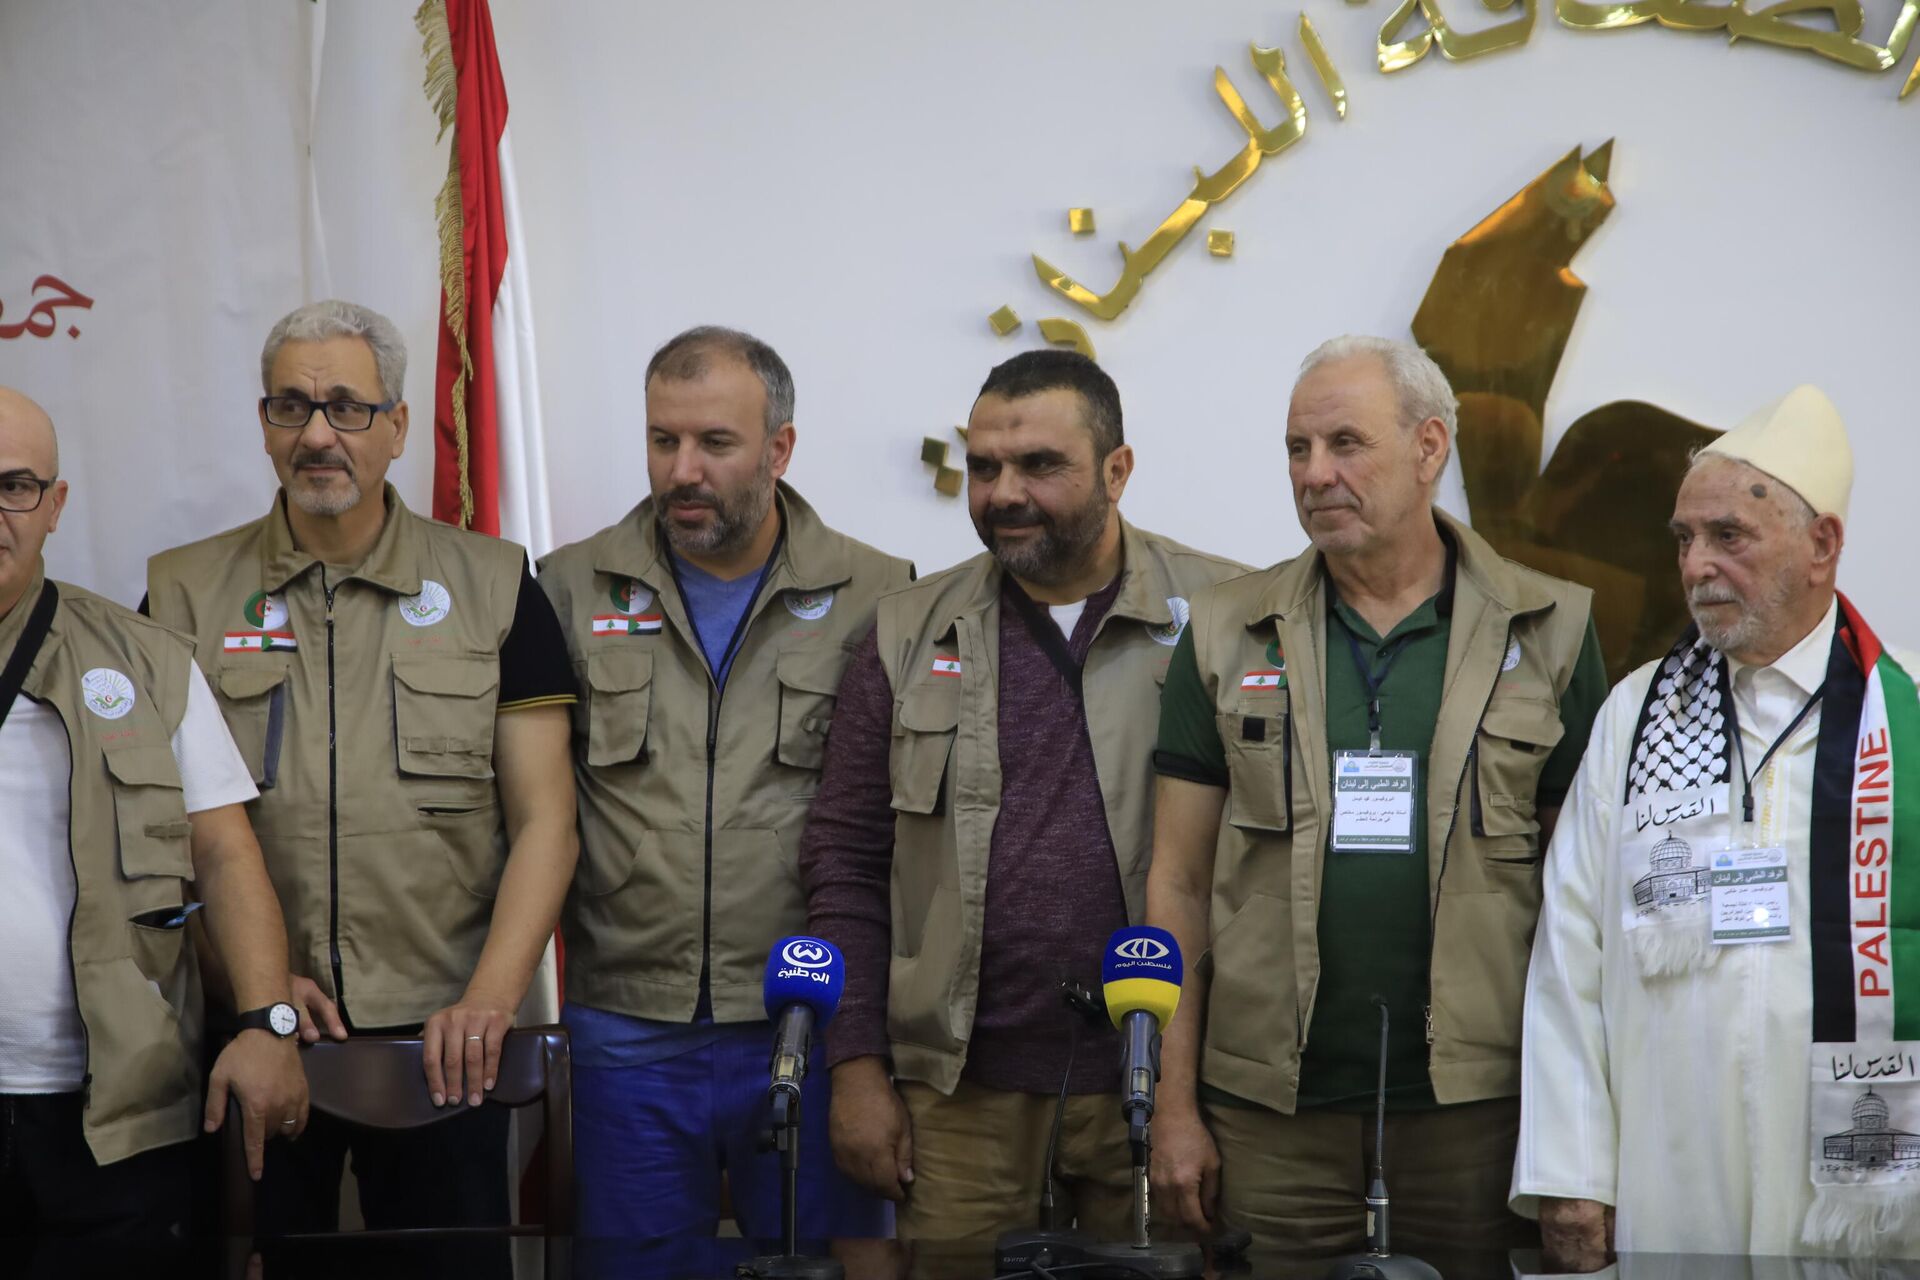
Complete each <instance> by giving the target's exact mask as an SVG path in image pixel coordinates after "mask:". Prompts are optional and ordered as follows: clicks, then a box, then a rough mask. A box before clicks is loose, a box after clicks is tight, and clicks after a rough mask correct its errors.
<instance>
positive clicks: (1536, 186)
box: [1413, 142, 1718, 681]
mask: <svg viewBox="0 0 1920 1280" xmlns="http://www.w3.org/2000/svg"><path fill="white" fill-rule="evenodd" d="M1612 154H1613V144H1612V143H1611V142H1608V143H1607V144H1606V145H1604V146H1602V147H1600V148H1599V149H1598V150H1596V151H1593V152H1591V153H1589V154H1588V155H1586V156H1585V157H1582V156H1581V154H1580V149H1579V148H1578V147H1575V148H1574V149H1573V150H1572V151H1571V152H1569V153H1568V154H1567V155H1565V156H1563V157H1562V158H1561V159H1560V160H1559V161H1558V162H1557V163H1555V164H1554V165H1553V167H1552V168H1550V169H1548V170H1547V171H1546V172H1545V173H1543V174H1541V175H1540V176H1539V177H1537V178H1535V179H1534V180H1533V181H1532V182H1530V183H1528V184H1527V185H1526V186H1525V187H1523V188H1521V190H1520V191H1519V192H1518V193H1517V194H1516V195H1514V196H1513V198H1512V199H1510V200H1508V201H1506V202H1505V203H1504V204H1502V205H1501V206H1500V207H1499V208H1497V209H1495V210H1494V211H1493V212H1492V213H1490V214H1488V215H1487V216H1486V217H1485V218H1484V219H1482V220H1481V221H1480V223H1479V225H1477V226H1475V227H1474V228H1473V229H1472V230H1471V231H1469V232H1467V233H1466V234H1465V235H1464V236H1461V237H1460V239H1459V240H1457V241H1455V242H1454V244H1453V245H1452V247H1451V248H1449V249H1448V250H1447V251H1446V254H1445V255H1444V256H1443V257H1442V258H1441V259H1440V266H1439V269H1438V270H1437V271H1435V272H1434V276H1433V283H1432V284H1431V285H1430V286H1428V288H1427V295H1426V297H1425V298H1424V299H1423V300H1422V301H1421V303H1420V309H1419V311H1418V312H1417V313H1416V314H1415V315H1414V318H1413V336H1414V338H1415V340H1417V341H1418V342H1419V343H1420V345H1421V346H1422V347H1424V348H1426V351H1427V353H1428V354H1429V355H1431V356H1432V357H1433V358H1434V360H1435V361H1436V362H1437V363H1438V364H1439V365H1440V367H1441V368H1442V369H1443V370H1445V371H1446V375H1447V378H1448V380H1449V381H1451V382H1452V383H1453V387H1454V391H1455V393H1456V394H1457V395H1458V396H1459V399H1460V425H1459V434H1458V436H1457V437H1456V443H1455V447H1456V448H1457V449H1458V450H1459V454H1460V468H1461V472H1462V474H1463V475H1464V477H1465V479H1466V488H1467V503H1468V506H1469V509H1470V512H1471V517H1472V524H1473V528H1474V529H1475V530H1476V531H1477V532H1479V533H1480V534H1481V535H1482V536H1484V537H1485V538H1486V539H1487V540H1488V541H1489V542H1491V543H1492V544H1493V545H1494V546H1495V547H1496V548H1498V549H1499V551H1500V553H1501V554H1502V555H1505V556H1507V557H1509V558H1511V559H1514V560H1518V561H1520V562H1521V563H1522V564H1527V565H1531V566H1533V567H1534V568H1536V569H1540V570H1541V571H1543V572H1546V573H1551V574H1554V575H1555V576H1557V577H1562V578H1569V579H1572V580H1573V581H1575V582H1579V583H1583V584H1584V585H1586V586H1588V587H1591V588H1592V589H1593V596H1594V599H1593V617H1594V624H1595V626H1596V628H1597V629H1598V631H1599V635H1600V647H1601V649H1602V651H1603V652H1604V653H1605V654H1606V658H1607V676H1608V679H1609V680H1615V681H1617V680H1619V679H1620V678H1621V677H1622V676H1624V675H1626V674H1627V673H1628V672H1629V671H1631V670H1633V668H1635V667H1637V666H1639V665H1640V664H1641V663H1643V662H1646V661H1649V660H1650V659H1652V658H1655V657H1658V656H1659V655H1660V654H1661V653H1664V652H1665V651H1666V649H1667V647H1668V646H1670V645H1671V644H1672V643H1673V639H1674V637H1675V636H1677V635H1678V634H1679V633H1680V631H1681V629H1682V628H1683V627H1684V626H1685V625H1686V621H1687V611H1686V601H1685V600H1684V598H1683V597H1682V596H1681V592H1680V581H1679V574H1678V573H1677V572H1676V570H1675V568H1674V550H1673V537H1672V535H1671V534H1670V533H1669V532H1668V531H1667V521H1668V519H1669V518H1670V517H1671V516H1672V514H1673V501H1674V497H1675V495H1676V494H1677V493H1678V492H1679V489H1680V478H1681V475H1682V474H1683V473H1684V472H1685V471H1686V466H1687V458H1688V456H1689V454H1690V453H1691V452H1692V451H1693V450H1694V449H1696V448H1698V447H1699V446H1701V445H1703V444H1705V443H1707V442H1708V441H1709V440H1711V439H1712V438H1713V437H1714V436H1715V435H1717V434H1718V432H1717V431H1715V430H1713V429H1711V428H1708V427H1704V426H1702V425H1700V424H1699V423H1697V422H1690V421H1688V420H1687V419H1685V418H1682V417H1680V416H1679V415H1678V414H1674V413H1670V412H1668V411H1667V410H1665V409H1662V408H1659V407H1658V406H1656V405H1651V404H1644V403H1642V402H1640V401H1637V400H1616V401H1614V402H1612V403H1610V404H1604V405H1601V406H1600V407H1599V408H1597V409H1593V410H1590V411H1589V412H1587V413H1585V414H1582V415H1581V416H1580V418H1579V419H1578V420H1576V421H1575V422H1574V424H1573V425H1572V426H1571V427H1569V428H1568V429H1567V432H1566V434H1565V435H1564V436H1562V437H1561V439H1560V443H1559V445H1558V447H1556V448H1555V450H1554V452H1553V457H1552V459H1551V460H1550V461H1548V463H1547V465H1546V467H1545V469H1544V470H1543V469H1542V468H1541V466H1540V459H1541V454H1542V452H1543V442H1544V440H1545V424H1544V420H1543V413H1544V410H1545V407H1546V403H1547V393H1548V391H1549V390H1550V389H1551V388H1552V386H1553V378H1554V374H1555V372H1556V371H1557V370H1558V369H1559V367H1560V357H1561V355H1562V354H1563V353H1564V352H1565V351H1566V347H1567V339H1568V337H1569V336H1570V335H1571V333H1572V331H1573V322H1574V319H1575V317H1576V316H1578V315H1579V313H1580V304H1581V302H1582V300H1583V299H1584V298H1585V297H1586V292H1587V286H1586V285H1585V284H1584V283H1583V282H1582V281H1581V280H1580V278H1579V277H1578V276H1576V275H1574V274H1573V270H1572V267H1571V264H1572V261H1573V257H1574V255H1575V254H1576V253H1578V252H1579V250H1580V246H1581V245H1583V244H1585V243H1586V241H1587V239H1588V237H1590V236H1591V235H1592V234H1593V233H1594V231H1595V230H1596V229H1597V228H1598V227H1599V226H1600V224H1601V223H1602V222H1604V221H1606V218H1607V215H1608V214H1609V213H1610V212H1611V211H1612V210H1613V203H1614V201H1613V193H1612V192H1611V191H1609V190H1608V189H1607V169H1608V165H1609V163H1610V161H1611V159H1612Z"/></svg>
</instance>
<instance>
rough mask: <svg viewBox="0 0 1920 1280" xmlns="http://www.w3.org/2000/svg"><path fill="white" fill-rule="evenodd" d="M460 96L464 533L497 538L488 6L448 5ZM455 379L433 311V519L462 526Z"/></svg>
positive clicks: (456, 138) (496, 127)
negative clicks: (467, 517)
mask: <svg viewBox="0 0 1920 1280" xmlns="http://www.w3.org/2000/svg"><path fill="white" fill-rule="evenodd" d="M446 5H447V29H448V31H449V33H450V34H451V36H452V50H453V65H454V71H455V79H456V81H457V85H458V88H457V90H456V93H457V97H456V98H455V107H454V130H453V145H454V147H455V148H456V149H457V150H458V154H459V156H460V225H461V237H462V240H463V250H464V259H465V272H466V282H467V357H468V359H470V360H471V361H472V362H473V379H472V381H471V382H469V383H468V385H467V482H468V485H469V487H470V488H471V489H472V491H473V520H472V522H471V526H470V527H472V528H474V529H477V530H479V531H480V532H482V533H491V534H495V535H497V534H499V532H500V436H499V420H498V416H497V407H496V406H497V397H496V395H495V391H494V385H493V377H494V373H493V303H494V299H495V298H496V297H498V296H499V293H500V279H501V276H502V275H503V274H504V273H505V271H506V263H507V229H506V218H505V216H504V214H503V212H502V210H501V205H500V134H501V132H502V131H503V130H504V129H505V128H506V126H507V85H506V81H505V80H504V79H503V78H502V77H501V74H500V54H499V50H498V49H497V48H496V47H495V46H494V42H493V16H492V14H491V13H490V12H489V10H488V8H487V0H446ZM461 376H462V370H461V366H460V345H459V341H458V339H457V338H455V336H454V332H453V329H452V327H451V326H450V325H449V324H448V323H447V318H446V298H445V297H444V295H443V296H442V298H441V308H440V359H439V365H438V368H437V369H436V371H435V376H434V386H433V426H434V459H433V514H434V518H435V519H437V520H445V521H447V522H448V523H450V524H459V523H460V522H461V521H460V452H459V445H458V442H457V438H456V436H455V433H454V425H453V383H454V379H456V378H459V377H461Z"/></svg>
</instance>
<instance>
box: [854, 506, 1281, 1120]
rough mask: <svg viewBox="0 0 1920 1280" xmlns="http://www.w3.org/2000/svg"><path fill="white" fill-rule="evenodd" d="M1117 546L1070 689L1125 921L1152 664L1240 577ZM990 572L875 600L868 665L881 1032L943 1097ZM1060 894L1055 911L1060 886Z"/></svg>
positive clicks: (972, 563)
mask: <svg viewBox="0 0 1920 1280" xmlns="http://www.w3.org/2000/svg"><path fill="white" fill-rule="evenodd" d="M1121 545H1122V552H1121V554H1122V565H1123V568H1122V572H1123V573H1124V574H1125V578H1124V580H1123V581H1122V583H1121V585H1120V592H1119V595H1118V596H1117V597H1116V598H1115V599H1114V602H1113V607H1112V608H1111V609H1109V610H1108V611H1107V614H1106V616H1105V617H1104V618H1102V619H1101V622H1100V628H1099V630H1098V631H1097V632H1096V633H1095V635H1094V639H1093V644H1092V647H1091V648H1090V649H1088V651H1087V659H1086V663H1085V666H1084V668H1083V677H1082V678H1083V689H1084V700H1085V704H1086V709H1087V732H1088V736H1089V738H1090V739H1091V741H1092V746H1093V758H1094V771H1095V772H1096V773H1097V774H1098V776H1099V779H1100V794H1101V799H1102V800H1103V801H1104V803H1105V806H1106V811H1107V831H1108V833H1109V835H1111V837H1112V839H1113V851H1114V858H1115V861H1116V862H1117V863H1118V870H1119V873H1120V884H1121V888H1122V890H1123V892H1124V893H1125V895H1126V902H1127V916H1128V918H1129V919H1131V920H1135V921H1137V920H1139V919H1140V918H1141V917H1142V915H1143V913H1144V911H1145V907H1146V882H1147V864H1148V862H1149V861H1150V859H1151V857H1152V853H1153V750H1154V743H1155V741H1156V739H1157V738H1158V736H1159V729H1160V689H1161V686H1162V685H1163V684H1164V683H1165V681H1166V675H1167V662H1168V660H1169V659H1171V658H1172V657H1173V646H1174V645H1175V644H1176V643H1177V642H1178V641H1179V638H1180V631H1181V628H1182V626H1183V625H1184V624H1185V622H1186V614H1187V602H1188V600H1189V599H1191V598H1193V597H1194V596H1195V595H1196V594H1197V593H1199V592H1201V591H1203V590H1205V589H1206V588H1208V587H1210V586H1212V585H1213V584H1214V583H1217V582H1220V581H1221V580H1223V579H1226V578H1229V577H1231V576H1233V575H1235V574H1238V573H1241V572H1243V571H1244V569H1245V566H1243V565H1239V564H1235V563H1234V562H1233V561H1231V560H1224V559H1221V558H1220V557H1218V556H1212V555H1207V554H1206V553H1204V552H1200V551H1195V550H1193V549H1191V548H1189V547H1184V546H1181V545H1180V544H1179V543H1177V542H1174V541H1172V540H1171V539H1168V538H1163V537H1161V536H1160V535H1158V534H1154V533H1148V532H1147V531H1145V530H1144V529H1138V528H1135V527H1134V526H1133V525H1131V524H1128V523H1126V522H1125V521H1122V522H1121ZM1001 574H1002V571H1001V569H1000V566H999V563H998V562H997V561H995V560H994V558H993V557H992V556H991V555H988V554H984V553H983V554H981V555H978V556H975V557H974V558H973V559H971V560H969V561H967V562H966V563H964V564H961V565H959V566H957V567H955V568H952V569H949V570H947V571H946V572H945V573H939V574H935V575H934V576H933V577H931V578H927V579H925V580H923V581H921V582H918V583H915V584H914V585H913V586H912V587H910V588H908V589H907V590H905V591H900V592H896V593H895V594H893V595H891V596H888V597H887V598H886V599H885V600H883V601H881V603H880V615H879V623H878V626H879V646H880V661H881V664H882V665H883V666H884V667H885V668H886V673H887V683H888V685H889V687H891V688H892V690H893V695H894V711H893V745H892V750H891V753H890V755H889V757H888V772H889V776H890V779H891V782H892V786H893V808H894V842H893V955H892V960H891V963H890V966H889V975H888V987H887V1033H888V1038H889V1039H890V1040H891V1042H892V1047H893V1066H894V1072H895V1074H896V1075H898V1076H899V1077H900V1078H901V1079H905V1080H919V1081H922V1082H924V1083H926V1084H929V1085H932V1086H933V1087H934V1088H936V1089H939V1090H940V1091H941V1092H943V1093H952V1092H953V1090H954V1087H955V1086H956V1085H957V1084H958V1083H959V1081H960V1073H961V1070H962V1069H963V1068H964V1067H965V1065H966V1058H967V1042H968V1039H969V1037H970V1036H971V1033H972V1030H973V1017H974V1010H975V1008H976V1007H977V1005H978V1003H979V996H980V947H981V929H982V925H983V922H984V920H985V915H986V897H987V872H988V859H989V854H990V853H991V850H992V844H993V827H994V822H995V820H996V819H997V817H998V816H999V812H1000V796H1001V791H1002V787H1003V785H1004V781H1005V780H1004V779H1003V778H1002V776H1001V771H1000V727H999V726H1000V720H999V715H1000V682H999V675H998V672H999V667H1000V599H1001V595H1000V590H1001V582H1002V576H1001ZM954 663H957V664H958V666H959V674H958V676H957V677H956V676H955V675H954V674H952V664H954ZM1029 785H1032V784H1029ZM1039 785H1045V784H1044V782H1041V783H1040V784H1039ZM1062 892H1063V894H1065V895H1066V896H1067V900H1069V901H1070V899H1071V893H1072V889H1071V886H1063V887H1062ZM1035 924H1036V926H1044V922H1042V921H1036V922H1035ZM1087 961H1088V963H1089V964H1095V963H1097V962H1098V957H1093V956H1089V957H1087Z"/></svg>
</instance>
